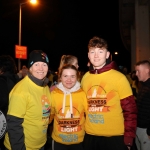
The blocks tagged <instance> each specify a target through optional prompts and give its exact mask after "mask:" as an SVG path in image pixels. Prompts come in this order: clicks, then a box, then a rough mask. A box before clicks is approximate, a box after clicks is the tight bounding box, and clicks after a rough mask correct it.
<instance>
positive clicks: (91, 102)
mask: <svg viewBox="0 0 150 150" xmlns="http://www.w3.org/2000/svg"><path fill="white" fill-rule="evenodd" d="M113 96H114V92H109V93H106V91H105V90H104V88H103V87H102V86H99V85H95V86H92V87H91V88H90V89H89V90H88V92H87V98H88V109H89V110H88V111H89V112H109V111H110V110H109V107H110V106H108V105H107V103H108V101H109V100H111V99H112V97H113Z"/></svg>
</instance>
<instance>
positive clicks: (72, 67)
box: [58, 64, 79, 82]
mask: <svg viewBox="0 0 150 150" xmlns="http://www.w3.org/2000/svg"><path fill="white" fill-rule="evenodd" d="M65 69H73V70H75V71H76V76H77V80H79V72H78V69H77V68H76V67H75V66H74V65H71V64H66V65H64V66H62V67H61V69H60V71H59V73H58V82H60V78H61V75H62V73H63V71H64V70H65Z"/></svg>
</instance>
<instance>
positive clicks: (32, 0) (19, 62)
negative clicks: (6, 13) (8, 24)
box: [18, 0, 37, 71]
mask: <svg viewBox="0 0 150 150" xmlns="http://www.w3.org/2000/svg"><path fill="white" fill-rule="evenodd" d="M29 2H30V3H32V4H36V3H37V1H36V0H30V1H27V2H24V3H20V7H19V8H20V9H19V46H21V8H22V7H21V6H22V5H24V4H26V3H29ZM20 69H21V60H20V58H19V59H18V71H19V70H20Z"/></svg>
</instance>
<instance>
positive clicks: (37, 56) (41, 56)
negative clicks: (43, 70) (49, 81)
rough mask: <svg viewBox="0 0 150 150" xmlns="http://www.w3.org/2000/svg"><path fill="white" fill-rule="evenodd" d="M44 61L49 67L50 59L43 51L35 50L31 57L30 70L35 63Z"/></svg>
mask: <svg viewBox="0 0 150 150" xmlns="http://www.w3.org/2000/svg"><path fill="white" fill-rule="evenodd" d="M37 61H42V62H45V63H46V64H47V65H49V59H48V57H47V55H46V53H44V52H43V51H42V50H33V51H32V52H31V53H30V55H29V61H28V68H30V67H31V66H32V65H33V64H34V63H35V62H37Z"/></svg>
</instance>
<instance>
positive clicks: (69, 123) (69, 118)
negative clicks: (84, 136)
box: [56, 106, 83, 133]
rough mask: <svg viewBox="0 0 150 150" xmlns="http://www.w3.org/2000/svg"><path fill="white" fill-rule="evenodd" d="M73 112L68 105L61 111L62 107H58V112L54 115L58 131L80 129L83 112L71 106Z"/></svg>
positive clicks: (76, 130)
mask: <svg viewBox="0 0 150 150" xmlns="http://www.w3.org/2000/svg"><path fill="white" fill-rule="evenodd" d="M72 109H73V110H72V111H73V113H72V114H71V112H70V106H65V111H64V113H62V108H60V109H59V112H58V114H57V116H56V120H57V122H58V131H60V132H64V133H71V132H78V131H80V130H82V128H81V125H79V124H80V120H81V119H82V117H83V114H82V115H81V113H80V112H79V111H78V110H77V109H76V108H75V107H73V108H72Z"/></svg>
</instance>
